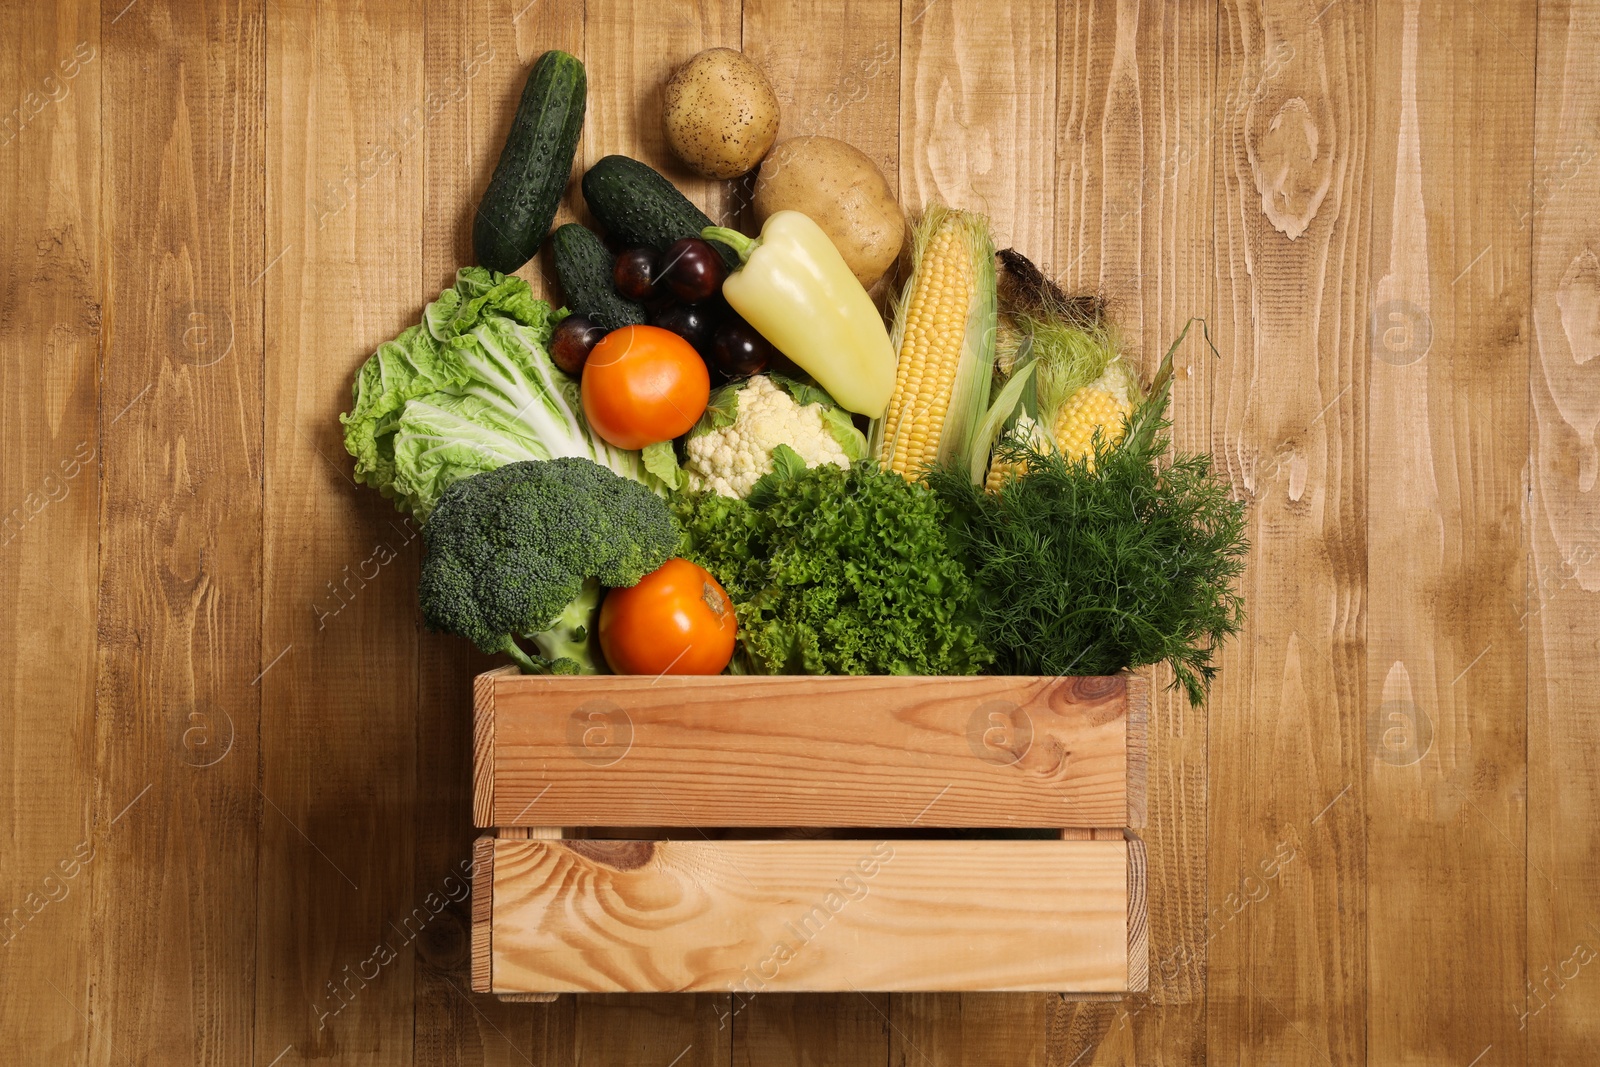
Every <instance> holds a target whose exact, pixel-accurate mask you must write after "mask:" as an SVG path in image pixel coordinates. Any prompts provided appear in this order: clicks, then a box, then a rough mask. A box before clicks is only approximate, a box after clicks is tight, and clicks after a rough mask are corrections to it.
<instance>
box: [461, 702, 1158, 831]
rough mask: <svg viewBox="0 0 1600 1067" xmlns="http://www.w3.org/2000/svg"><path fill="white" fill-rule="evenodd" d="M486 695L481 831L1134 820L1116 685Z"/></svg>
mask: <svg viewBox="0 0 1600 1067" xmlns="http://www.w3.org/2000/svg"><path fill="white" fill-rule="evenodd" d="M486 681H487V682H488V683H489V684H490V685H492V686H493V708H492V711H493V715H494V723H493V725H492V727H481V726H480V727H479V735H480V737H481V736H484V735H486V734H492V737H493V742H492V747H491V748H490V749H489V752H488V755H489V760H488V761H487V762H485V761H483V760H482V759H480V760H479V762H478V766H477V768H476V774H477V776H478V778H479V785H478V788H477V790H476V794H477V797H478V800H479V801H480V802H482V801H484V800H485V799H486V798H491V797H492V802H493V803H492V807H490V808H489V809H488V810H484V808H483V807H482V806H481V804H480V807H479V809H478V811H477V818H478V821H479V825H480V826H516V825H535V824H537V825H557V824H559V825H573V826H654V825H662V826H912V825H917V826H1053V827H1059V826H1069V825H1084V826H1117V825H1121V824H1122V823H1124V822H1126V821H1127V811H1128V806H1129V802H1128V799H1127V795H1126V787H1127V784H1128V776H1127V773H1126V768H1127V752H1128V748H1129V745H1130V741H1129V735H1128V730H1129V728H1130V722H1129V720H1128V718H1127V715H1126V708H1127V691H1128V689H1127V685H1126V684H1125V682H1124V680H1123V679H1121V678H1068V679H1046V678H1029V679H1016V678H998V677H973V678H922V679H918V678H893V679H885V678H846V677H835V678H786V679H766V678H756V677H729V678H714V679H697V678H680V677H668V678H656V679H651V678H625V677H606V678H565V679H564V678H559V677H549V676H544V677H541V676H532V675H516V674H500V675H495V676H492V677H490V678H488V679H486ZM479 710H480V713H481V711H482V709H481V707H480V709H479ZM481 755H483V753H481V752H480V756H481ZM485 778H491V779H492V784H485V783H484V781H483V780H484V779H485Z"/></svg>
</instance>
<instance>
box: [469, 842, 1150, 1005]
mask: <svg viewBox="0 0 1600 1067" xmlns="http://www.w3.org/2000/svg"><path fill="white" fill-rule="evenodd" d="M486 842H487V843H486ZM478 848H479V855H480V857H483V858H482V859H481V861H480V863H479V864H478V867H477V869H476V871H475V875H476V884H475V886H474V893H475V895H476V898H475V900H474V909H473V916H474V946H475V949H476V948H481V949H483V950H484V960H483V964H491V965H492V969H490V967H488V966H484V965H483V964H480V961H479V960H478V959H477V958H475V959H474V972H473V977H474V988H475V989H479V990H480V991H493V992H497V993H525V992H685V991H707V992H727V991H729V990H730V989H739V990H743V991H747V992H752V993H753V992H780V991H782V992H802V991H811V990H841V989H851V988H854V989H861V990H975V989H995V990H1056V991H1067V992H1104V993H1115V992H1121V991H1125V990H1127V989H1129V988H1132V987H1134V985H1135V984H1136V983H1139V982H1142V981H1143V979H1142V977H1141V975H1142V974H1143V973H1144V972H1145V970H1146V964H1145V961H1144V959H1143V952H1144V951H1145V950H1144V949H1143V947H1142V945H1143V941H1142V939H1143V934H1142V931H1143V929H1144V916H1143V912H1142V886H1143V877H1144V875H1143V869H1144V868H1143V851H1142V846H1140V845H1139V843H1138V842H1136V841H1015V840H1010V841H1002V840H977V841H967V840H962V841H955V840H931V841H930V840H916V841H904V840H901V841H895V840H887V841H883V840H843V841H841V840H829V841H716V842H710V841H699V842H691V841H656V842H652V841H560V842H557V841H534V840H516V839H506V838H482V839H480V841H479V845H478ZM486 851H487V855H485V852H486ZM1130 893H1133V894H1138V899H1137V901H1135V900H1130ZM1136 904H1137V907H1138V909H1139V911H1138V914H1137V915H1134V914H1133V912H1132V910H1130V909H1132V908H1134V907H1135V905H1136ZM1135 920H1137V921H1135ZM480 923H481V924H484V925H492V927H493V930H494V936H493V938H492V940H490V939H489V938H488V936H487V933H486V932H484V933H482V934H480V933H479V930H478V926H479V925H480ZM1136 931H1138V932H1137V934H1136ZM1136 936H1137V938H1138V943H1137V944H1135V938H1136ZM1130 949H1133V951H1135V952H1136V953H1138V954H1139V955H1138V956H1137V958H1135V959H1132V960H1130Z"/></svg>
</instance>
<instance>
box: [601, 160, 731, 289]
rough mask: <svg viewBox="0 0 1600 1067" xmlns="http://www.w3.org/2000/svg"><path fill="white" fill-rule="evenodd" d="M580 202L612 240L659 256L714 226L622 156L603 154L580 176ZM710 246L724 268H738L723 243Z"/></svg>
mask: <svg viewBox="0 0 1600 1067" xmlns="http://www.w3.org/2000/svg"><path fill="white" fill-rule="evenodd" d="M583 198H584V200H586V201H588V204H589V210H590V211H592V212H594V217H595V218H597V219H599V220H600V222H601V224H602V225H604V226H605V228H606V232H607V233H609V234H610V235H611V236H612V237H614V238H616V239H617V240H619V241H621V242H623V243H624V244H630V245H649V246H650V247H651V248H654V249H655V250H656V251H658V252H665V251H666V250H667V246H668V245H670V244H671V243H672V242H674V241H676V240H678V239H679V238H683V237H699V236H700V231H701V230H703V229H705V228H706V227H707V226H711V225H713V223H712V221H711V220H710V219H709V218H707V217H706V213H705V212H703V211H701V210H700V209H699V208H697V207H695V206H694V204H693V203H691V202H690V201H689V198H688V197H686V196H684V195H683V194H682V193H680V192H679V191H678V188H677V186H675V185H673V184H672V183H671V182H669V181H668V180H667V179H666V178H664V177H662V176H661V175H660V174H659V173H657V172H656V171H654V170H652V169H651V168H650V167H649V166H647V165H646V164H643V163H640V162H639V161H638V160H637V159H629V158H628V157H627V156H606V157H605V158H604V159H602V160H600V162H598V163H596V164H595V165H594V166H592V167H590V168H589V173H587V174H585V175H584V176H583ZM711 247H712V248H715V249H716V250H717V251H718V252H719V253H721V254H722V259H723V262H724V263H726V264H727V265H728V266H729V267H733V266H736V265H737V264H738V262H739V257H738V256H737V255H735V254H734V251H733V249H731V248H729V247H728V246H727V245H725V244H722V243H721V242H719V241H712V242H711Z"/></svg>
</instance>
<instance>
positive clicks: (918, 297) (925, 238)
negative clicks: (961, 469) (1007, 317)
mask: <svg viewBox="0 0 1600 1067" xmlns="http://www.w3.org/2000/svg"><path fill="white" fill-rule="evenodd" d="M914 247H915V250H914V253H913V256H914V259H915V264H916V265H915V267H914V268H913V271H912V275H911V280H910V282H909V283H908V285H907V290H906V293H905V295H904V297H903V299H902V301H901V303H900V306H899V311H898V313H897V315H896V321H895V334H894V336H895V343H896V345H897V346H898V352H897V353H896V363H895V385H894V391H893V393H891V394H890V397H889V406H888V409H887V410H886V411H885V412H884V415H883V418H882V420H880V422H879V424H878V426H877V428H876V429H875V430H874V437H873V442H874V445H875V446H876V448H875V451H876V455H877V459H878V462H879V463H881V464H882V465H883V466H884V467H885V469H887V470H892V471H895V472H896V473H898V474H900V475H901V476H902V477H904V478H906V479H907V480H911V479H915V478H917V477H919V476H920V475H921V473H922V470H923V468H925V467H926V466H928V465H929V464H932V463H934V462H944V461H946V460H947V459H951V458H954V457H956V456H959V455H964V454H965V450H966V448H967V447H968V445H969V439H970V437H971V434H972V432H973V429H974V427H975V426H976V424H977V422H978V421H979V420H980V419H981V418H982V417H983V413H984V411H985V410H986V409H987V406H988V386H989V381H990V378H991V376H992V374H993V369H994V332H995V324H994V318H995V296H994V287H995V280H994V242H993V239H992V238H991V237H990V236H989V230H988V225H987V223H985V222H984V220H983V219H982V218H981V217H980V216H977V215H973V214H971V213H969V212H965V211H956V210H951V209H948V208H944V207H942V206H939V205H930V207H929V209H928V211H927V213H926V214H925V215H924V217H923V221H922V223H921V224H920V225H919V226H918V228H917V234H916V239H915V246H914Z"/></svg>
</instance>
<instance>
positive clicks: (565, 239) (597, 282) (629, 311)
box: [550, 222, 644, 330]
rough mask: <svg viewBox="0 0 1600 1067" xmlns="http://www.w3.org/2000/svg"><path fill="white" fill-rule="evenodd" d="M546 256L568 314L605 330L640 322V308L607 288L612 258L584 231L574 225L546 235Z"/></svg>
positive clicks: (641, 317) (612, 262)
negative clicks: (549, 257)
mask: <svg viewBox="0 0 1600 1067" xmlns="http://www.w3.org/2000/svg"><path fill="white" fill-rule="evenodd" d="M550 252H551V255H552V256H553V257H554V258H555V261H556V277H557V278H558V279H559V280H560V282H561V291H562V292H563V293H565V294H566V297H567V308H568V309H569V310H571V311H572V312H574V313H576V314H578V315H583V316H585V317H587V318H590V319H593V320H594V321H595V322H596V323H598V324H599V325H601V326H604V327H605V328H606V329H608V330H620V329H621V328H622V327H624V326H638V325H640V324H641V323H643V322H644V308H642V307H640V306H639V305H638V304H635V303H634V302H633V301H631V300H625V299H623V298H622V297H621V296H620V295H619V294H618V293H617V290H616V289H615V287H613V286H612V284H611V268H612V265H613V264H614V263H615V262H616V259H615V257H614V256H612V254H611V251H610V249H608V248H606V246H605V245H603V244H601V243H600V238H598V237H596V236H595V235H594V234H593V233H591V232H589V230H588V229H587V228H585V227H583V226H579V225H578V224H577V223H576V222H569V223H567V224H566V225H565V226H561V227H558V228H557V229H556V232H555V233H553V234H551V235H550Z"/></svg>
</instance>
